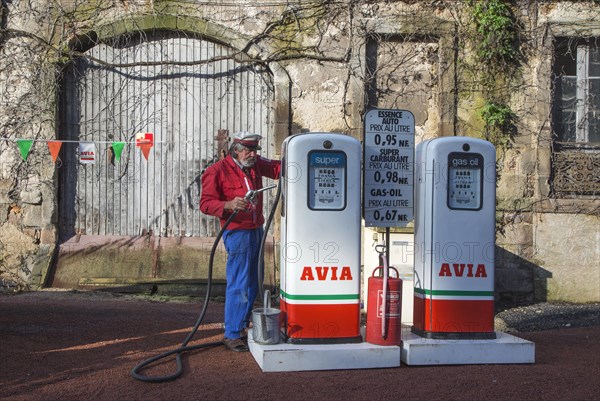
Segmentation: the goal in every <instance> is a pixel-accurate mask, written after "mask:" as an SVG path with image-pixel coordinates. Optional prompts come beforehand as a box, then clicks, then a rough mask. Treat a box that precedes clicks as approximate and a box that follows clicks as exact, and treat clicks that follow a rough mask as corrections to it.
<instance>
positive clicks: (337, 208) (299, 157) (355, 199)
mask: <svg viewBox="0 0 600 401" xmlns="http://www.w3.org/2000/svg"><path fill="white" fill-rule="evenodd" d="M360 163H361V146H360V143H359V141H358V140H357V139H355V138H352V137H350V136H347V135H343V134H335V133H303V134H298V135H294V136H291V137H289V138H287V139H286V140H285V141H284V142H283V148H282V175H281V180H282V184H283V189H282V199H281V202H282V207H281V304H280V307H281V312H282V319H283V321H284V324H283V326H284V327H283V337H284V338H285V339H286V341H287V342H288V343H305V344H334V343H352V342H361V341H362V338H361V336H360V251H361V244H360V238H361V231H360V230H361V224H360V216H361V209H360V205H361V203H360V200H361V192H360V177H361V170H360Z"/></svg>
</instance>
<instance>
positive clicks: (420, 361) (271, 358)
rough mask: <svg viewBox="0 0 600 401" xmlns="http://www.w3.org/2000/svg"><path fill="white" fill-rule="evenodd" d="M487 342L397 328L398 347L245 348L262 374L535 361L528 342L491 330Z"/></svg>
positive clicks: (364, 344) (285, 345)
mask: <svg viewBox="0 0 600 401" xmlns="http://www.w3.org/2000/svg"><path fill="white" fill-rule="evenodd" d="M496 335H497V338H496V339H493V340H434V339H427V338H423V337H419V336H417V335H416V334H413V333H411V331H410V327H409V326H403V329H402V346H401V347H398V346H380V345H374V344H370V343H367V342H362V343H358V344H288V343H279V344H274V345H265V344H259V343H257V342H255V341H254V339H253V338H252V330H250V331H249V333H248V347H249V348H250V352H251V353H252V356H253V357H254V359H255V360H256V362H257V363H258V365H259V366H260V368H261V369H262V371H263V372H296V371H309V370H346V369H372V368H396V367H400V365H401V362H404V363H405V364H406V365H475V364H522V363H534V362H535V345H534V343H532V342H531V341H527V340H523V339H521V338H518V337H515V336H512V335H510V334H508V333H504V332H497V333H496Z"/></svg>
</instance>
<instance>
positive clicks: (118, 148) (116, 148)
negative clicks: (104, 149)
mask: <svg viewBox="0 0 600 401" xmlns="http://www.w3.org/2000/svg"><path fill="white" fill-rule="evenodd" d="M124 147H125V142H113V143H112V148H113V153H114V154H115V160H116V161H119V160H121V152H123V148H124Z"/></svg>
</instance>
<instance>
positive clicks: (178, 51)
mask: <svg viewBox="0 0 600 401" xmlns="http://www.w3.org/2000/svg"><path fill="white" fill-rule="evenodd" d="M85 55H86V57H81V58H79V59H77V60H76V61H75V62H73V63H72V64H71V65H70V66H69V68H68V69H67V70H66V74H65V77H64V81H63V86H62V93H61V99H60V132H59V138H60V139H61V140H63V141H64V145H63V149H62V151H61V162H62V164H61V165H60V168H59V232H60V242H61V249H60V251H59V259H60V258H61V257H62V258H63V260H62V261H61V260H59V261H58V267H57V272H58V268H59V267H60V266H61V264H62V265H63V266H64V265H68V264H69V263H67V262H66V261H65V260H64V259H65V257H66V256H67V255H73V254H74V253H77V252H76V250H77V249H79V248H78V246H77V245H76V244H75V243H79V242H80V239H81V237H82V236H87V237H88V238H92V237H93V244H94V245H95V246H99V245H101V244H103V243H110V242H111V241H112V242H113V243H114V242H115V239H119V238H120V239H123V238H125V239H127V238H135V237H140V236H141V237H143V236H149V235H151V236H153V237H155V236H158V237H163V238H167V237H180V238H181V237H188V238H189V237H196V238H198V237H199V238H202V237H213V236H215V235H216V233H217V231H218V228H219V227H218V221H217V219H215V218H213V217H209V216H205V215H203V214H202V213H201V212H200V211H199V210H198V201H199V195H200V194H199V191H200V177H201V173H202V171H203V170H204V169H205V168H206V166H207V165H209V164H210V163H212V162H214V161H215V160H216V159H217V158H218V155H217V153H218V152H217V150H218V149H219V145H221V147H222V146H223V144H224V142H220V140H222V139H223V138H219V139H218V138H217V137H218V136H219V133H221V134H222V133H223V132H226V130H227V131H229V132H230V133H233V132H235V131H238V130H244V131H252V132H256V133H260V134H261V135H262V136H263V141H262V148H263V150H262V155H263V156H265V157H273V154H274V153H275V145H274V143H273V142H274V141H273V137H274V134H273V123H272V103H273V85H272V80H271V79H272V78H271V75H270V74H268V73H267V72H266V71H265V70H264V69H263V67H261V66H260V65H257V64H254V63H249V62H245V61H244V56H243V55H242V54H240V53H239V52H237V51H236V50H235V49H232V48H230V47H228V46H225V45H222V44H219V43H216V42H213V41H209V40H206V39H204V38H200V37H194V36H190V35H182V34H178V33H175V32H167V31H162V32H161V31H157V32H153V33H152V34H151V35H150V34H137V35H123V36H121V37H119V38H116V39H114V40H112V41H110V42H109V43H101V44H98V45H96V46H94V47H92V48H90V49H89V50H87V51H86V52H85ZM138 133H152V134H153V135H154V146H153V147H152V148H151V150H150V152H149V154H148V159H147V160H146V159H145V158H144V155H143V153H142V152H141V151H140V149H139V148H137V147H136V145H135V137H136V134H138ZM80 142H92V143H94V145H95V149H96V162H95V163H94V164H81V163H80V161H79V155H78V147H79V143H80ZM114 142H125V146H124V148H123V151H122V154H121V155H120V160H117V157H116V156H117V154H116V153H115V152H114V150H113V149H114V148H113V145H114ZM265 180H266V179H265ZM265 184H270V182H265ZM271 198H272V197H270V196H269V195H268V194H267V196H266V198H265V213H269V211H270V207H271V206H270V205H271V203H272V199H271ZM75 237H76V238H77V241H74V240H73V238H75ZM87 249H88V250H89V249H90V248H89V246H88V248H87ZM84 253H85V252H84ZM154 259H155V258H154ZM86 263H87V262H86ZM71 268H72V269H75V267H71ZM88 270H90V271H89V272H88V273H87V274H88V275H100V276H102V275H107V273H106V272H104V273H97V272H96V273H94V272H92V271H91V270H94V269H93V268H90V269H88ZM133 270H135V269H133ZM138 270H140V269H138ZM142 270H145V268H144V269H142ZM154 270H156V268H154ZM111 274H112V273H111ZM115 274H116V273H115ZM69 275H71V276H77V275H78V273H76V272H75V271H73V272H71V273H69ZM117 275H121V276H123V275H126V276H135V275H138V276H139V275H142V276H143V275H146V276H147V275H148V273H147V272H138V273H134V272H129V271H127V270H122V271H121V272H120V273H118V274H117ZM153 275H154V276H156V271H154V272H153ZM70 280H71V281H73V280H74V279H73V278H71V279H70ZM59 281H60V280H59ZM63 281H65V282H68V281H69V279H65V280H63Z"/></svg>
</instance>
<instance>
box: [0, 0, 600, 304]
mask: <svg viewBox="0 0 600 401" xmlns="http://www.w3.org/2000/svg"><path fill="white" fill-rule="evenodd" d="M0 15H1V19H0V24H1V25H0V52H1V56H0V134H1V138H0V151H1V154H0V274H1V278H2V285H3V286H4V287H10V288H14V287H15V286H16V287H18V286H21V287H24V288H37V287H40V286H43V285H51V284H52V283H53V282H54V284H56V282H57V281H56V280H57V278H56V277H57V276H61V274H62V275H63V276H61V277H59V278H60V279H59V280H58V282H63V283H66V284H65V285H67V286H75V287H77V286H84V284H86V283H88V284H89V283H92V284H94V285H100V284H102V283H112V284H115V283H117V284H128V283H134V282H137V281H136V280H138V281H139V280H140V277H142V278H145V279H148V278H150V279H155V280H156V281H157V282H159V281H160V280H161V279H169V278H171V279H172V278H176V277H186V278H189V279H194V278H199V277H201V276H202V275H203V274H205V271H204V270H202V268H200V267H198V260H199V259H201V260H206V259H205V257H206V256H205V252H204V251H205V250H206V248H207V246H206V244H207V243H210V239H211V238H213V237H214V235H215V233H214V223H212V222H211V221H210V220H202V224H201V225H200V226H199V227H196V226H194V225H193V224H192V223H191V222H190V221H191V220H199V219H202V217H199V216H198V215H197V214H195V213H196V212H193V211H191V209H193V208H194V207H195V208H196V209H197V202H196V200H197V196H198V193H197V190H198V185H197V184H198V177H199V174H200V172H201V171H202V169H203V168H204V167H205V166H206V165H207V164H208V163H209V162H210V160H212V158H213V157H217V155H218V150H219V149H220V148H222V147H223V146H224V143H225V144H226V142H224V137H223V136H222V135H223V133H225V132H226V131H227V130H229V131H233V130H235V129H255V130H260V131H261V132H263V133H265V132H266V137H267V142H268V146H267V149H266V150H265V151H264V152H266V153H267V155H269V156H271V157H275V158H276V157H278V156H279V147H280V145H281V143H282V141H283V139H284V138H285V137H287V136H288V135H292V134H295V133H298V132H312V131H320V132H342V133H345V134H348V135H352V136H354V137H356V138H359V139H361V138H362V135H363V129H362V116H363V115H364V114H365V112H366V111H367V110H368V109H369V108H372V107H379V108H393V109H405V110H410V111H411V112H413V114H414V116H415V124H416V140H417V142H419V141H422V140H424V139H429V138H435V137H440V136H453V135H457V136H473V137H479V138H484V139H488V140H490V141H492V142H493V143H494V144H495V145H496V149H497V158H498V160H497V165H498V185H497V239H496V293H497V295H496V299H497V301H498V302H500V303H506V304H524V303H531V302H536V301H546V300H547V301H567V302H598V301H600V217H599V216H600V199H599V197H598V196H599V194H600V117H599V115H600V101H599V98H600V84H599V83H598V82H600V40H599V39H600V25H599V24H598V21H599V20H600V4H598V2H597V1H593V0H590V1H541V0H540V1H536V0H529V1H519V0H518V1H513V2H508V1H503V0H489V1H484V2H470V1H463V2H460V1H443V0H441V1H360V0H359V1H316V0H315V1H290V0H286V1H279V0H266V1H256V2H249V1H245V0H216V1H200V0H198V1H196V0H194V1H189V0H185V1H162V0H154V1H151V0H99V1H85V0H81V1H78V0H67V1H46V0H36V1H32V2H19V1H15V2H10V1H3V2H2V8H1V14H0ZM157 44H158V45H159V46H160V47H156V46H157ZM150 45H154V46H155V47H151V46H150ZM145 46H146V47H145ZM156 49H160V51H159V50H156ZM184 49H185V50H184ZM190 49H191V50H190ZM160 52H162V53H160ZM158 53H160V54H158ZM227 63H229V64H227ZM74 65H76V66H77V68H74V67H73V66H74ZM152 68H154V69H152ZM186 68H190V70H186ZM194 68H199V69H198V70H194ZM202 68H205V69H204V70H202ZM219 68H220V70H219ZM217 70H219V71H220V72H219V73H217V72H215V71H217ZM136 71H138V72H139V71H143V74H153V75H152V77H153V78H152V81H153V82H156V84H157V85H159V84H160V85H166V86H161V87H160V88H163V89H161V92H160V93H161V96H160V98H159V97H157V95H156V93H158V90H157V89H156V88H158V87H155V86H151V87H150V86H135V85H138V84H139V82H141V81H144V82H146V80H145V79H141V78H140V77H142V75H143V74H141V73H140V74H139V75H136V74H137V72H136ZM77 74H80V75H77ZM161 74H166V75H161ZM232 74H233V75H232ZM243 74H247V75H243ZM161 76H162V77H163V78H162V79H160V77H161ZM225 76H229V77H230V78H231V80H230V81H231V82H233V81H235V85H233V86H231V87H230V86H228V85H229V83H228V82H229V81H227V80H226V79H225V78H223V77H225ZM144 78H145V77H144ZM187 78H189V79H190V81H182V80H184V79H187ZM194 79H198V80H199V81H193V80H194ZM207 80H210V85H209V86H205V82H208V81H207ZM250 80H253V82H256V83H253V84H252V85H250V84H248V83H247V82H249V81H250ZM82 82H85V85H83V86H82ZM115 82H119V83H120V84H119V85H120V87H119V88H120V89H119V88H117V89H114V88H116V84H115ZM132 82H134V83H132ZM169 82H177V86H175V85H173V86H169V85H170V83H169ZM197 82H199V83H197ZM240 82H241V83H240ZM86 85H87V86H86ZM139 85H146V84H139ZM188 85H192V86H193V85H197V87H198V88H199V89H198V90H199V92H197V94H191V95H190V93H191V91H185V90H182V88H184V89H185V88H186V87H189V86H188ZM107 87H110V88H113V89H111V90H112V92H110V93H111V95H110V96H108V97H109V98H110V99H108V100H107V99H101V96H102V94H103V93H105V92H103V91H104V90H105V89H106V88H107ZM82 88H83V89H82ZM136 88H137V89H136ZM140 88H141V89H140ZM164 88H167V89H164ZM215 88H221V89H219V90H217V89H215ZM223 88H224V89H223ZM238 89H239V90H238ZM258 90H260V93H259V92H257V91H258ZM219 91H220V92H219ZM125 92H126V93H127V95H126V96H122V95H119V96H120V97H119V99H120V100H119V102H118V103H119V110H133V112H131V113H127V112H119V113H122V116H121V117H119V118H116V117H115V115H116V113H117V112H116V110H117V109H116V108H112V107H114V106H113V104H114V103H116V102H115V101H114V99H115V98H116V96H117V95H116V94H117V93H125ZM150 92H151V95H150V94H149V93H150ZM175 92H177V95H176V98H177V99H179V100H177V102H175V101H174V100H173V99H175V97H173V96H175V95H173V93H175ZM184 92H185V94H182V93H184ZM217 92H219V93H217ZM167 94H168V95H167ZM146 95H148V99H150V100H140V99H142V98H144V96H146ZM169 96H171V97H169ZM225 98H227V99H229V100H227V101H228V102H230V103H228V104H230V105H231V106H227V107H231V110H235V113H234V114H235V115H236V116H238V117H239V116H240V115H247V114H251V116H252V118H253V120H252V121H250V118H247V120H244V119H245V118H246V117H239V118H238V117H236V118H231V116H228V115H227V113H228V112H227V110H229V109H226V108H225V107H224V106H223V103H219V102H222V101H224V100H223V99H225ZM136 99H137V100H136ZM144 99H145V98H144ZM181 99H187V100H186V102H189V104H190V106H186V107H192V108H193V107H194V106H193V104H197V105H198V106H197V107H198V110H206V113H202V112H199V114H201V115H204V114H206V115H207V116H209V117H211V118H212V116H215V115H216V113H222V114H223V115H222V116H221V114H219V115H220V117H219V119H218V121H217V119H216V118H213V119H211V128H210V129H208V128H206V127H205V126H206V121H208V120H206V121H205V120H198V121H196V120H192V119H190V118H191V116H193V115H194V114H195V111H194V110H193V109H188V110H187V111H186V112H185V113H183V112H181V110H176V111H174V110H175V109H178V108H179V109H181V107H183V106H181V105H182V104H183V100H181ZM209 100H210V102H211V104H218V106H210V107H211V108H210V109H208V108H204V107H208V106H206V104H207V102H208V101H209ZM159 101H160V103H159ZM135 102H137V103H135ZM144 102H145V103H144ZM174 102H175V103H174ZM141 103H143V104H141ZM140 104H141V105H140ZM173 104H176V105H177V106H173ZM186 104H188V103H186ZM88 106H89V107H88ZM148 108H155V109H161V110H169V111H168V112H165V113H164V114H160V116H159V117H156V115H155V114H152V115H151V114H143V113H146V111H142V110H146V109H148ZM107 110H108V111H107ZM102 113H105V114H102ZM126 114H127V116H126ZM140 115H142V116H143V117H140V118H139V119H138V120H136V119H137V118H138V117H139V116H140ZM100 116H101V117H100ZM144 119H145V120H144ZM151 119H153V121H154V123H155V124H157V125H155V126H154V127H155V128H154V131H155V132H154V135H155V138H156V139H155V140H156V144H155V148H154V151H156V155H153V156H152V157H158V156H159V153H160V155H162V156H164V157H165V158H166V155H167V154H169V155H173V154H179V155H182V154H183V153H186V152H189V153H190V154H191V156H190V157H189V158H188V159H189V160H190V167H185V169H188V170H189V176H187V175H186V176H182V177H180V178H181V180H182V181H186V182H187V184H186V185H187V187H185V188H183V189H181V190H172V191H171V190H170V189H169V188H170V187H168V186H169V185H170V184H169V181H172V179H171V178H170V177H173V176H174V175H177V174H179V172H180V171H182V170H183V169H184V167H182V166H181V164H179V163H180V160H175V159H177V158H172V159H174V161H173V162H172V163H173V164H172V166H173V167H172V170H171V171H172V172H171V173H169V174H166V175H165V177H164V178H163V179H162V181H161V185H162V188H166V189H164V191H162V192H160V194H159V193H158V192H156V190H155V189H153V191H154V192H152V193H150V189H149V188H154V187H152V186H151V185H154V181H156V180H159V179H158V178H156V177H159V176H161V174H163V173H162V172H161V171H162V170H160V167H154V168H155V170H154V173H153V174H150V173H147V172H146V173H144V174H147V175H144V178H143V179H144V180H146V184H144V186H143V187H142V186H141V187H140V188H143V189H141V190H140V191H141V195H139V194H138V198H135V199H144V202H147V200H148V199H151V198H153V197H154V198H156V199H158V198H160V197H163V196H164V197H166V198H167V199H165V200H164V204H159V203H158V202H157V204H156V205H154V206H144V207H145V209H143V210H144V216H142V218H138V220H139V221H136V220H135V219H136V217H135V216H134V215H135V213H134V212H135V211H137V210H138V209H139V208H140V206H139V205H136V204H133V203H132V204H126V205H124V206H119V207H117V206H115V205H114V204H112V203H111V204H109V202H108V200H111V199H117V198H119V196H118V195H116V192H114V191H113V190H112V189H111V190H110V191H113V192H110V191H109V192H101V193H97V192H94V188H96V187H95V186H94V185H95V184H94V181H95V180H100V181H101V180H104V181H106V182H108V181H110V182H111V183H113V184H114V182H116V181H117V179H116V178H115V177H116V176H119V177H124V176H126V177H129V176H128V174H129V173H130V172H131V170H132V169H134V168H137V167H139V168H142V167H141V166H146V165H145V164H143V163H145V162H144V161H143V160H141V159H140V160H137V159H135V158H136V157H138V158H139V154H136V153H135V151H136V149H135V145H134V144H132V145H131V149H129V150H127V151H126V152H125V153H124V154H125V155H127V157H131V159H127V160H128V161H131V164H128V166H129V170H127V169H126V168H124V167H123V163H124V162H123V161H122V160H121V161H119V160H117V161H116V162H115V159H114V157H115V156H114V148H111V146H113V145H114V141H117V140H119V135H122V134H124V131H127V132H128V133H129V134H128V136H125V137H123V138H124V139H123V141H125V142H126V143H127V144H129V143H130V142H129V141H133V140H134V136H132V135H134V134H135V133H136V132H137V130H142V131H143V130H144V129H147V128H146V126H144V124H146V123H147V121H149V120H151ZM174 119H176V120H177V122H176V123H174V122H173V120H174ZM131 120H136V122H135V124H133V123H131V126H127V124H130V121H131ZM156 120H160V123H157V122H156ZM258 120H260V121H258ZM107 121H110V122H107ZM182 121H185V124H188V121H189V128H185V127H188V125H185V124H184V123H183V122H182ZM88 122H89V124H88ZM94 124H97V125H94ZM110 124H112V125H110ZM161 124H166V125H161ZM88 125H89V126H88ZM175 126H177V128H176V129H175V128H173V127H175ZM156 127H158V128H156ZM165 127H167V128H165ZM161 129H162V130H163V131H162V134H161ZM195 130H197V131H198V132H201V133H200V134H198V135H196V136H199V137H201V140H200V141H198V142H195V139H194V135H195V134H194V131H195ZM95 131H103V132H104V133H103V134H102V135H100V136H93V134H94V132H95ZM167 132H169V134H168V135H167ZM161 135H162V136H161ZM169 135H170V136H169ZM176 135H179V136H177V138H178V139H173V138H175V136H176ZM181 135H187V136H185V138H187V139H185V140H183V139H181V138H183V137H182V136H181ZM203 135H204V136H203ZM89 138H93V139H91V141H92V142H96V145H97V146H98V149H100V148H102V149H105V148H106V149H108V148H110V150H107V151H106V152H107V153H103V151H100V150H98V160H96V164H98V165H100V164H106V165H107V166H109V165H112V166H117V167H115V171H112V172H110V174H112V175H111V176H110V178H99V177H100V175H99V174H100V172H101V171H102V174H104V172H103V171H104V170H101V168H100V167H97V170H92V168H91V167H81V165H80V163H79V161H78V159H77V158H76V156H73V155H76V151H77V149H76V148H77V146H75V145H76V143H77V142H78V141H83V140H86V141H88V140H90V139H89ZM169 138H170V139H169ZM31 140H32V141H33V142H27V141H31ZM53 140H58V141H62V149H61V151H60V152H61V153H60V154H59V157H58V159H56V160H54V159H53V158H51V157H50V155H49V148H48V147H47V144H48V143H49V141H53ZM132 143H133V142H132ZM160 143H163V145H162V146H163V147H160V146H159V144H160ZM179 143H188V144H192V145H190V147H189V148H186V149H184V150H181V148H177V149H179V150H177V151H176V150H173V149H174V148H173V146H175V145H174V144H179ZM164 144H167V145H164ZM169 144H170V145H169ZM171 145H173V146H171ZM29 146H30V147H29ZM168 146H171V147H169V148H168V149H167V147H168ZM159 150H160V152H159ZM196 150H198V151H199V153H198V154H197V155H196V156H194V152H195V151H196ZM69 152H70V153H69ZM111 152H112V153H111ZM128 152H129V153H128ZM169 152H171V153H169ZM177 152H179V153H177ZM67 153H69V154H67ZM123 157H124V158H125V156H123ZM169 157H170V156H169ZM134 159H135V160H134ZM180 159H184V157H183V156H181V158H180ZM194 159H197V160H196V161H194ZM152 160H153V163H155V164H154V165H155V166H159V165H161V162H159V161H157V160H155V159H152ZM119 162H120V163H121V164H120V165H119ZM169 163H171V162H169ZM162 164H163V165H164V164H165V163H162ZM136 166H137V167H136ZM117 168H118V169H119V170H117ZM156 169H158V170H156ZM174 171H176V172H174ZM157 172H160V174H159V173H157ZM84 174H87V175H86V176H85V177H84ZM119 174H120V175H119ZM140 174H141V173H140ZM186 174H187V173H186ZM94 177H95V178H94ZM134 184H135V185H137V184H138V182H137V181H135V179H134V180H133V181H131V183H130V187H131V186H133V185H134ZM111 185H112V184H111ZM119 185H122V182H121V183H120V184H119ZM140 185H141V184H140ZM184 186H185V185H184ZM74 188H75V189H74ZM111 188H112V187H111ZM120 188H122V187H120ZM122 190H123V189H122ZM178 191H179V192H178ZM186 191H187V192H186ZM182 194H183V195H182ZM185 194H187V197H188V202H187V204H188V205H187V206H185V203H186V202H185V201H181V199H184V200H185V199H186V198H185ZM69 197H74V198H75V199H76V200H75V201H73V202H71V204H68V203H64V202H65V199H66V198H69ZM102 199H106V200H107V202H105V203H103V201H102ZM84 200H87V201H89V204H90V205H91V206H90V209H89V210H87V211H85V212H82V209H80V207H81V205H82V204H83V203H85V202H84ZM87 201H86V202H87ZM95 201H98V202H100V203H99V204H98V205H100V206H95V204H94V203H93V202H95ZM124 202H125V201H124ZM180 204H183V205H184V206H181V205H180ZM74 205H75V206H74ZM178 205H179V206H178ZM153 207H154V209H152V208H153ZM186 207H187V208H188V209H190V210H188V211H185V213H184V211H183V209H185V208H186ZM182 208H183V209H182ZM171 209H173V210H174V212H173V213H172V214H169V210H171ZM86 213H87V216H83V217H82V216H81V215H83V214H86ZM129 214H131V216H133V217H132V223H131V227H130V224H129V223H116V222H115V221H116V217H115V216H116V215H123V216H125V215H127V216H129ZM74 215H77V216H75V217H74ZM149 215H152V219H150V218H149V217H148V216H149ZM168 216H176V218H177V219H178V221H179V223H177V224H175V225H174V223H173V222H172V218H171V219H169V218H168ZM72 220H74V222H72ZM97 220H98V221H102V222H105V223H104V227H102V224H100V225H98V224H96V223H97ZM185 220H187V222H186V223H185V222H183V221H185ZM65 221H69V222H70V223H69V224H66V223H65ZM106 222H110V224H109V223H106ZM186 224H187V225H186ZM109 225H110V226H111V228H107V227H108V226H109ZM116 226H119V229H113V228H114V227H116ZM98 227H100V228H98ZM121 227H125V228H121ZM411 232H412V231H411V229H410V228H408V229H405V230H399V233H400V234H408V235H410V234H411ZM371 234H372V233H370V232H369V230H368V229H365V236H364V237H365V238H370V237H371ZM276 239H277V238H276V235H275V242H276ZM364 246H365V247H368V246H370V243H369V241H367V240H365V244H364ZM124 255H125V256H124ZM202 255H204V256H202ZM202 258H204V259H202ZM187 265H190V266H191V265H194V266H195V270H194V269H192V270H190V271H188V270H185V268H182V267H181V266H187ZM57 267H58V268H57ZM182 269H183V270H182ZM86 280H87V281H86ZM103 280H104V281H103ZM119 280H121V281H119Z"/></svg>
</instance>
